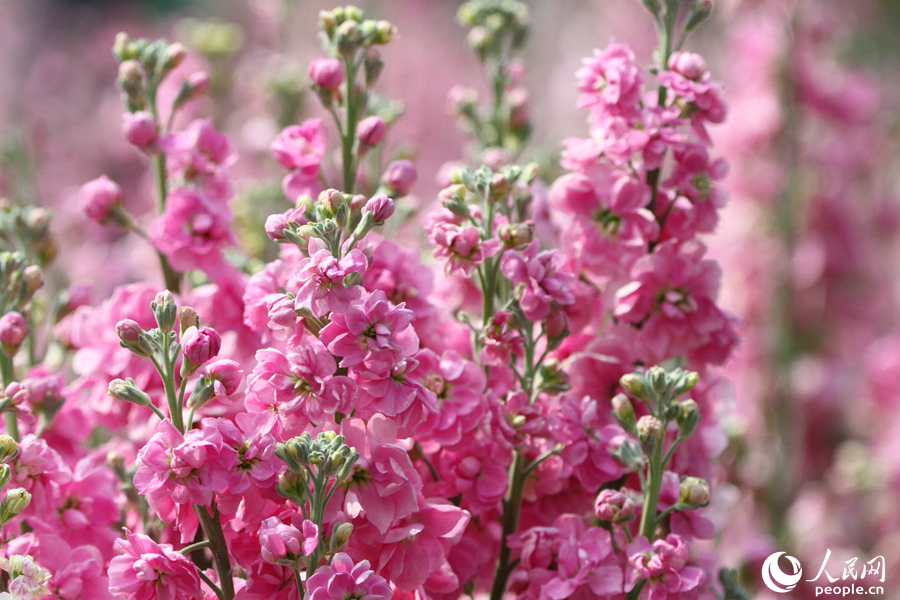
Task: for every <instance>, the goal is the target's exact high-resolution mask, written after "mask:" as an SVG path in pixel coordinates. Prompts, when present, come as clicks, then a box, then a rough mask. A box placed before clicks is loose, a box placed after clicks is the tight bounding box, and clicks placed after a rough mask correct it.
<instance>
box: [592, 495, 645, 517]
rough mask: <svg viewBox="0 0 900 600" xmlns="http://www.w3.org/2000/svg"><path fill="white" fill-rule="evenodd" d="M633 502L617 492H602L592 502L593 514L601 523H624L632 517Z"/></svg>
mask: <svg viewBox="0 0 900 600" xmlns="http://www.w3.org/2000/svg"><path fill="white" fill-rule="evenodd" d="M634 509H635V504H634V501H633V500H632V499H631V498H630V497H629V496H628V495H626V494H624V493H622V492H621V491H619V490H603V491H601V492H600V494H598V495H597V499H596V500H595V501H594V514H596V515H597V518H598V519H600V520H601V521H605V522H612V523H624V522H626V521H628V520H629V519H631V517H633V516H634Z"/></svg>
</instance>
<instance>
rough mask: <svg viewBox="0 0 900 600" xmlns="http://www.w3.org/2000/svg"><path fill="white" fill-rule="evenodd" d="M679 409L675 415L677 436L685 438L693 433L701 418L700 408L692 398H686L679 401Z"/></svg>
mask: <svg viewBox="0 0 900 600" xmlns="http://www.w3.org/2000/svg"><path fill="white" fill-rule="evenodd" d="M679 406H680V411H679V414H678V416H677V417H676V422H677V423H678V437H679V438H680V439H682V440H686V439H688V438H689V437H691V436H692V435H693V434H694V430H695V429H697V425H699V424H700V421H701V419H702V418H703V417H702V416H701V415H700V409H699V407H698V406H697V403H696V402H695V401H694V400H691V399H688V400H685V401H684V402H681V403H679Z"/></svg>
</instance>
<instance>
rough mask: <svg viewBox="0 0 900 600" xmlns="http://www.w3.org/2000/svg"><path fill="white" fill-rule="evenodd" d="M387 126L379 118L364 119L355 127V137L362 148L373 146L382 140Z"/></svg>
mask: <svg viewBox="0 0 900 600" xmlns="http://www.w3.org/2000/svg"><path fill="white" fill-rule="evenodd" d="M386 134H387V126H385V124H384V120H383V119H382V118H381V117H374V116H373V117H366V118H365V119H363V120H362V121H360V122H359V125H357V126H356V137H358V138H359V143H360V144H362V145H363V146H375V145H377V144H379V143H381V141H382V140H384V136H385V135H386Z"/></svg>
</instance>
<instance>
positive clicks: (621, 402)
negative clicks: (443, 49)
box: [612, 394, 636, 434]
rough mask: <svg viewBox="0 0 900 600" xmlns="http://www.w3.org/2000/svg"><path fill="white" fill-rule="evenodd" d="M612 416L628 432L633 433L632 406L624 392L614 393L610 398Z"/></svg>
mask: <svg viewBox="0 0 900 600" xmlns="http://www.w3.org/2000/svg"><path fill="white" fill-rule="evenodd" d="M612 409H613V416H614V417H615V419H616V421H618V422H619V424H620V425H621V426H622V428H623V429H624V430H625V431H627V432H628V433H631V434H634V433H635V431H636V430H635V419H634V407H633V406H632V405H631V401H630V400H629V399H628V396H626V395H625V394H616V395H615V396H613V399H612Z"/></svg>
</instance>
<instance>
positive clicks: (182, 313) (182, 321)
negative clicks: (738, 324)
mask: <svg viewBox="0 0 900 600" xmlns="http://www.w3.org/2000/svg"><path fill="white" fill-rule="evenodd" d="M190 327H200V317H199V316H197V311H196V310H194V307H192V306H182V307H181V308H179V309H178V329H179V333H181V335H182V336H184V332H185V331H187V330H188V328H190Z"/></svg>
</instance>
